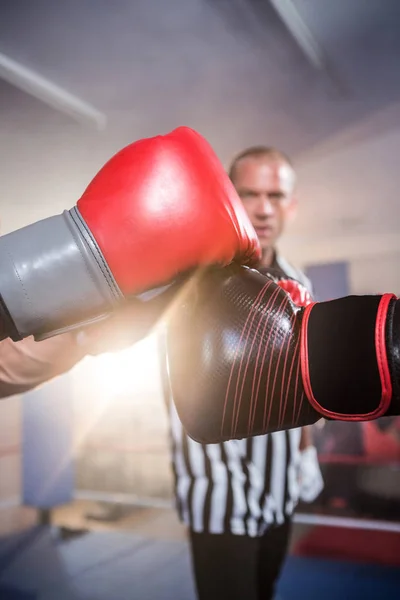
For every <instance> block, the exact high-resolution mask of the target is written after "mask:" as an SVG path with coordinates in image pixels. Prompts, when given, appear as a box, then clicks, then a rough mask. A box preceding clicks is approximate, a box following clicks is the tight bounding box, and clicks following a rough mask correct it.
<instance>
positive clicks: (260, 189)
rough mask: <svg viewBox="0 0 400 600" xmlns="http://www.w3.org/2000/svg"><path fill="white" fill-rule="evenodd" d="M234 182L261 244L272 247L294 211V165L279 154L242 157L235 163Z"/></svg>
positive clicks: (263, 247)
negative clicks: (278, 155) (276, 156)
mask: <svg viewBox="0 0 400 600" xmlns="http://www.w3.org/2000/svg"><path fill="white" fill-rule="evenodd" d="M233 183H234V186H235V188H236V190H237V192H238V194H239V196H240V198H241V199H242V202H243V205H244V207H245V209H246V212H247V214H248V216H249V218H250V221H251V223H252V225H253V227H254V229H255V230H256V233H257V236H258V238H259V240H260V244H261V248H262V249H263V250H267V249H269V248H273V247H274V245H275V242H276V241H277V239H278V238H279V236H280V235H281V233H282V231H283V228H284V226H285V223H286V221H287V220H288V218H289V217H290V216H291V215H292V214H293V213H294V211H295V204H296V202H295V199H294V197H293V192H294V185H295V174H294V172H293V169H292V168H291V167H290V165H288V164H287V163H286V162H284V161H283V160H282V159H279V158H273V157H263V156H261V157H248V158H243V159H242V160H240V161H239V162H238V163H237V165H236V170H235V178H234V181H233Z"/></svg>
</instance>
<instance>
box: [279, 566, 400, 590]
mask: <svg viewBox="0 0 400 600" xmlns="http://www.w3.org/2000/svg"><path fill="white" fill-rule="evenodd" d="M278 592H279V598H282V600H292V599H293V600H295V598H297V599H298V600H303V599H304V600H305V599H307V600H347V599H352V600H357V599H358V598H360V599H362V600H376V599H377V598H384V599H385V600H398V599H399V598H400V570H399V569H397V568H393V567H382V566H380V565H379V566H378V565H364V564H357V563H349V562H339V561H331V560H322V559H311V558H301V557H297V556H290V557H289V558H288V559H287V561H286V564H285V567H284V569H283V572H282V577H281V580H280V582H279V585H278Z"/></svg>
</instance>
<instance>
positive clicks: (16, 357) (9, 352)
mask: <svg viewBox="0 0 400 600" xmlns="http://www.w3.org/2000/svg"><path fill="white" fill-rule="evenodd" d="M85 354H86V352H85V349H84V347H82V346H80V345H79V344H78V343H77V340H76V335H75V334H73V333H67V334H64V335H60V336H58V337H54V338H51V339H48V340H44V341H43V342H35V340H34V339H33V337H29V338H26V339H25V340H22V341H20V342H13V341H12V340H11V339H9V338H8V339H5V340H3V341H2V342H0V398H6V397H7V396H13V395H14V394H21V393H23V392H27V391H29V390H31V389H33V388H35V387H37V386H38V385H40V384H42V383H45V382H46V381H49V380H50V379H52V378H53V377H56V376H57V375H61V374H62V373H65V372H67V371H69V370H70V369H72V367H73V366H74V365H76V363H78V362H79V361H80V360H81V359H82V358H83V357H84V356H85Z"/></svg>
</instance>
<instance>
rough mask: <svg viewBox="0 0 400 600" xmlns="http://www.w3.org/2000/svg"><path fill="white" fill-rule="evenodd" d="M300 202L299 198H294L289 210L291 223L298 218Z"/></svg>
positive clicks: (288, 217)
mask: <svg viewBox="0 0 400 600" xmlns="http://www.w3.org/2000/svg"><path fill="white" fill-rule="evenodd" d="M297 208H298V200H297V196H292V199H291V201H290V204H289V206H288V208H287V219H288V221H289V222H291V221H294V219H295V218H296V216H297Z"/></svg>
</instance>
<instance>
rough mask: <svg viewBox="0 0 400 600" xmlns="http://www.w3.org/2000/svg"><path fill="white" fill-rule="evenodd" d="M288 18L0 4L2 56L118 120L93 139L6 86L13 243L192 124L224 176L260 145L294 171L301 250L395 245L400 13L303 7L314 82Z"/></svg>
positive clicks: (100, 0)
mask: <svg viewBox="0 0 400 600" xmlns="http://www.w3.org/2000/svg"><path fill="white" fill-rule="evenodd" d="M273 4H275V7H274V6H273ZM287 4H288V3H287V0H275V3H274V2H269V1H268V0H168V2H167V1H165V0H130V1H129V0H114V1H113V2H111V1H108V0H86V1H83V0H64V2H54V0H13V2H10V1H8V0H0V53H3V54H5V55H7V56H8V57H10V58H12V59H13V60H15V61H18V62H19V63H21V64H22V65H24V66H25V67H28V68H30V69H32V70H34V71H35V72H36V73H38V74H40V75H41V76H43V77H45V78H47V79H48V80H50V81H51V82H52V83H55V84H57V85H59V86H61V87H63V88H65V89H66V90H67V91H68V92H69V93H72V94H75V95H77V96H78V97H79V98H81V99H82V100H85V101H86V102H89V103H90V104H92V105H93V106H94V107H95V108H96V109H97V110H99V111H101V112H103V113H104V114H105V115H106V117H107V127H106V128H105V129H104V130H103V131H96V130H95V129H94V128H91V127H90V126H88V125H86V124H85V123H79V122H75V121H74V120H73V119H71V118H70V117H69V116H68V115H65V114H62V113H61V112H59V111H56V110H54V109H53V108H50V107H48V106H46V105H45V104H44V103H43V102H41V101H39V100H37V99H34V98H32V97H31V96H29V95H28V94H26V93H25V92H23V91H21V90H19V89H17V88H16V87H14V86H13V85H11V84H9V83H7V82H0V120H1V121H0V125H1V129H0V132H1V138H2V143H1V144H0V175H1V177H0V203H1V213H2V220H3V229H4V230H9V229H12V228H14V227H17V226H20V225H24V224H25V223H27V222H30V221H32V220H34V219H36V218H40V217H42V216H46V215H47V214H51V213H52V212H55V211H58V210H62V208H64V207H65V206H70V205H71V204H72V203H73V202H74V200H75V198H76V195H77V194H79V193H80V192H81V191H82V189H83V187H84V186H85V184H86V183H87V181H88V180H89V179H90V177H91V176H92V175H93V173H94V172H95V170H96V169H97V168H98V167H99V166H100V165H101V164H102V163H103V162H104V161H105V160H106V159H107V158H108V157H109V155H110V154H111V153H112V152H114V151H115V150H117V149H118V148H119V147H120V146H122V145H124V144H126V143H129V142H130V141H132V140H134V139H136V138H139V137H143V136H150V135H154V134H157V133H163V132H167V131H169V130H170V129H172V128H174V127H176V126H178V125H182V124H186V125H189V126H191V127H194V128H196V129H198V130H199V131H200V132H201V133H202V134H203V135H205V136H206V137H207V138H208V140H209V141H210V142H211V144H212V145H213V146H214V148H215V149H216V151H217V153H218V154H219V156H220V157H221V159H222V161H223V162H224V163H225V164H227V163H228V161H229V160H230V158H231V157H232V155H233V154H234V153H235V152H237V151H239V150H241V149H243V147H245V146H247V145H250V144H254V143H267V144H275V145H278V146H279V147H281V148H282V149H283V150H285V151H286V152H288V153H289V154H291V155H292V156H293V158H294V160H295V162H296V163H297V165H298V170H299V176H300V177H299V179H300V188H299V196H300V198H301V207H302V210H301V211H300V213H299V218H298V220H297V223H296V224H295V225H293V227H292V229H291V232H290V236H291V237H290V239H291V241H292V245H293V244H296V245H304V244H309V243H310V240H311V239H312V240H318V239H321V240H325V241H326V239H327V237H328V238H329V239H331V240H333V243H335V240H337V238H338V236H342V237H343V236H353V237H354V236H356V237H357V238H360V239H364V237H365V236H371V235H375V236H381V237H380V238H379V239H381V238H382V236H396V233H397V232H398V223H399V216H400V210H399V202H398V200H397V189H398V188H399V187H400V169H399V168H398V167H397V156H398V155H399V152H400V127H399V126H398V123H399V122H400V121H399V117H400V69H399V68H398V62H399V58H400V35H399V34H398V31H399V30H400V3H399V2H398V1H397V0H368V1H366V0H334V1H333V0H292V2H291V3H289V4H291V5H292V6H291V9H292V13H293V7H294V8H295V10H296V11H297V17H300V18H301V20H302V24H303V26H305V30H306V32H307V35H308V36H310V39H311V41H312V44H313V47H314V48H317V50H318V52H319V56H320V59H321V60H320V64H319V65H317V66H316V65H315V64H313V62H312V61H310V57H309V56H308V55H307V53H306V52H305V51H304V49H303V48H302V47H301V45H299V42H298V40H296V38H295V37H294V36H293V32H292V31H291V30H290V24H289V26H288V23H287V22H284V20H282V14H281V13H280V10H277V9H276V7H277V6H278V9H280V8H281V6H283V5H287ZM382 239H383V238H382ZM315 252H317V250H315Z"/></svg>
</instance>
